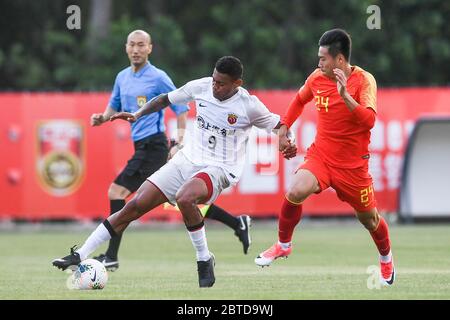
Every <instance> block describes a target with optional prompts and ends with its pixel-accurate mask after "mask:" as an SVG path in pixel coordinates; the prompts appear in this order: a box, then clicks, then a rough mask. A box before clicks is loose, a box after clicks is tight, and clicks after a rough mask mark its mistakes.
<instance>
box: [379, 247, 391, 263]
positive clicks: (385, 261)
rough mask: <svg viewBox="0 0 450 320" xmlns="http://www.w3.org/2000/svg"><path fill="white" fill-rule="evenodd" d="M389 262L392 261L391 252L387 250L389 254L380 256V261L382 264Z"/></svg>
mask: <svg viewBox="0 0 450 320" xmlns="http://www.w3.org/2000/svg"><path fill="white" fill-rule="evenodd" d="M391 260H392V252H391V251H390V250H389V253H388V255H387V256H382V255H381V254H380V261H381V262H383V263H389V262H391Z"/></svg>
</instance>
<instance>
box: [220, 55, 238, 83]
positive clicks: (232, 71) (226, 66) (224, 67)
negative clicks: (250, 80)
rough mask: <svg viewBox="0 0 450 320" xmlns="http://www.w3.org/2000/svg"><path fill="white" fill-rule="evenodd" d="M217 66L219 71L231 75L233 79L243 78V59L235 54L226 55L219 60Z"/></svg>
mask: <svg viewBox="0 0 450 320" xmlns="http://www.w3.org/2000/svg"><path fill="white" fill-rule="evenodd" d="M215 68H216V70H217V72H220V73H224V74H227V75H229V76H230V77H231V78H232V79H233V80H237V79H242V75H243V73H244V66H243V65H242V63H241V61H240V60H239V59H238V58H236V57H233V56H225V57H222V58H220V59H219V60H217V62H216V65H215Z"/></svg>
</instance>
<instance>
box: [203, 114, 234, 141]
mask: <svg viewBox="0 0 450 320" xmlns="http://www.w3.org/2000/svg"><path fill="white" fill-rule="evenodd" d="M197 127H199V128H200V129H204V130H208V131H211V132H214V133H217V134H219V135H222V136H224V137H226V136H232V135H234V134H235V133H236V129H232V130H230V129H225V128H220V127H218V126H216V125H215V124H211V123H209V122H208V121H205V119H203V117H202V116H197Z"/></svg>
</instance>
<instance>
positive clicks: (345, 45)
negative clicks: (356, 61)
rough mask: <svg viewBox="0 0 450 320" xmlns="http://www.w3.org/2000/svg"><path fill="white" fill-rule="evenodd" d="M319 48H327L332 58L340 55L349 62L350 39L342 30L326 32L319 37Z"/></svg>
mask: <svg viewBox="0 0 450 320" xmlns="http://www.w3.org/2000/svg"><path fill="white" fill-rule="evenodd" d="M319 46H321V47H328V52H329V53H330V55H331V56H332V57H333V58H335V57H336V56H337V55H338V54H339V53H341V54H342V55H343V56H344V57H345V59H346V60H347V61H348V62H350V55H351V51H352V39H351V38H350V35H349V34H348V33H347V31H345V30H342V29H332V30H328V31H327V32H325V33H324V34H323V35H322V36H321V37H320V40H319Z"/></svg>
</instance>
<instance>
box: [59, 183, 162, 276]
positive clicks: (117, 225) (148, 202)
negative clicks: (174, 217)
mask: <svg viewBox="0 0 450 320" xmlns="http://www.w3.org/2000/svg"><path fill="white" fill-rule="evenodd" d="M166 201H167V198H166V196H165V195H164V194H163V193H162V192H161V191H160V190H159V189H158V188H157V187H156V186H155V185H154V184H153V183H151V182H149V181H145V182H144V183H143V184H142V185H141V187H140V188H139V190H138V191H137V193H136V195H135V196H134V197H133V199H131V200H130V201H128V203H127V204H126V205H125V207H123V209H122V210H120V211H118V212H116V213H115V214H113V215H111V216H110V217H109V218H108V219H106V220H105V221H103V223H101V224H100V225H99V226H98V227H97V229H95V230H94V232H92V233H91V235H90V236H89V237H88V238H87V240H86V242H85V243H84V244H83V246H82V247H81V248H80V249H78V250H74V249H73V248H72V249H71V253H70V254H69V255H68V256H65V257H63V258H60V259H55V260H53V262H52V263H53V265H54V266H55V267H57V268H59V269H62V270H65V269H67V268H73V267H76V266H77V265H78V264H79V263H80V262H81V261H83V260H85V259H86V258H87V257H88V256H89V255H90V254H91V253H92V252H94V251H95V250H96V249H97V248H98V247H99V246H100V245H101V244H102V243H104V242H105V241H108V240H110V239H111V238H112V237H114V236H116V235H117V234H121V233H122V232H123V231H124V230H125V229H126V227H127V226H128V225H129V224H130V222H132V221H134V220H136V219H138V218H140V217H141V216H142V215H144V214H145V213H146V212H148V211H150V210H151V209H153V208H155V207H157V206H158V205H160V204H162V203H164V202H166Z"/></svg>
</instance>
